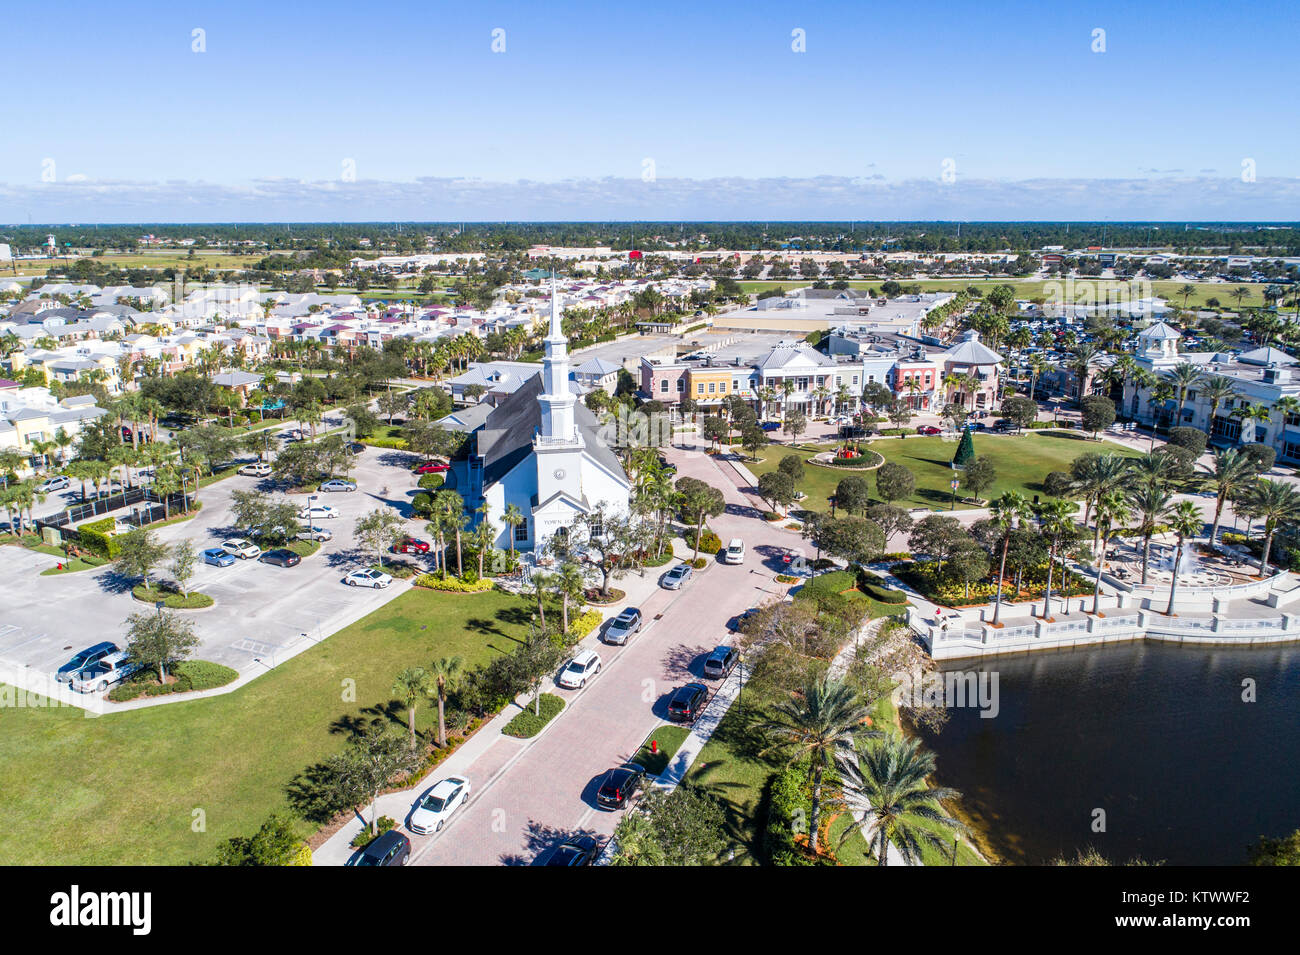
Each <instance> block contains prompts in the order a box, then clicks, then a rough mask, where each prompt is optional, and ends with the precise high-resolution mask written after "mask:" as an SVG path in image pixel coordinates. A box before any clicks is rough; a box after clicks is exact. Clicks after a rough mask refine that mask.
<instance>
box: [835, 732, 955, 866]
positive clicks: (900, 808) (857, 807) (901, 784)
mask: <svg viewBox="0 0 1300 955" xmlns="http://www.w3.org/2000/svg"><path fill="white" fill-rule="evenodd" d="M837 763H838V766H839V772H840V784H841V787H842V790H843V793H844V802H845V805H847V806H848V808H849V811H850V812H851V813H853V814H854V817H855V818H856V817H857V816H858V814H861V815H862V816H863V817H864V819H870V820H871V835H870V836H869V841H870V842H871V844H872V847H873V848H874V850H875V853H876V864H877V865H888V864H889V846H890V844H891V843H892V844H893V846H894V848H896V849H897V850H898V853H899V855H901V856H902V857H903V861H904V862H906V863H907V864H909V865H913V864H915V863H916V862H917V860H919V859H920V857H921V847H922V846H923V845H930V846H934V847H935V848H940V847H946V844H947V839H946V836H945V835H944V834H943V830H947V831H948V832H963V831H965V828H966V827H965V826H963V825H962V823H960V822H958V821H957V820H956V819H954V818H953V817H952V816H950V815H948V814H947V813H946V812H945V811H944V809H943V806H942V802H943V800H945V799H957V798H959V797H960V796H961V793H959V792H957V791H956V790H955V789H948V788H946V787H934V788H931V786H930V785H929V784H928V783H927V782H926V778H927V777H928V776H929V775H930V774H931V773H933V772H934V754H933V753H928V752H925V751H923V750H922V749H921V748H920V744H919V743H918V742H917V741H916V740H914V739H901V738H899V737H897V736H893V735H892V734H891V735H888V736H885V737H884V738H883V739H880V740H878V741H875V742H873V743H871V744H868V746H867V747H866V750H865V751H864V752H863V753H861V754H860V755H856V756H855V758H853V759H840V760H838V761H837ZM854 828H855V827H853V826H850V827H849V828H848V829H847V830H846V831H845V833H844V835H842V836H841V837H840V840H841V844H843V842H844V841H846V840H847V838H848V837H849V836H851V835H852V834H853V830H854Z"/></svg>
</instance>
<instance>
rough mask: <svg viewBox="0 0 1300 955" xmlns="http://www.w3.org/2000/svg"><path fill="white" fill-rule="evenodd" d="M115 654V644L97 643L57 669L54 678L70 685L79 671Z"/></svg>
mask: <svg viewBox="0 0 1300 955" xmlns="http://www.w3.org/2000/svg"><path fill="white" fill-rule="evenodd" d="M117 652H118V649H117V644H116V643H109V642H104V643H97V644H95V645H94V646H93V647H87V648H86V649H85V650H82V651H81V652H80V653H78V654H77V655H76V656H74V657H73V658H72V659H71V660H69V661H68V662H67V663H65V664H63V666H61V667H59V669H58V672H57V673H55V675H54V678H55V680H57V681H58V682H59V683H71V682H72V678H73V677H74V676H76V675H77V672H78V671H79V670H84V669H85V668H86V667H88V666H90V665H91V664H92V663H98V662H99V661H100V660H102V659H104V657H106V656H108V655H109V654H110V653H117Z"/></svg>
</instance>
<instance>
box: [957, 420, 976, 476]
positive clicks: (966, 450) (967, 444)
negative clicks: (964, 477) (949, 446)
mask: <svg viewBox="0 0 1300 955" xmlns="http://www.w3.org/2000/svg"><path fill="white" fill-rule="evenodd" d="M974 459H975V442H974V441H972V440H971V436H970V430H969V429H967V428H963V429H962V432H961V442H960V443H959V444H958V445H957V453H956V454H955V455H954V456H953V459H952V466H953V467H955V468H964V467H965V466H966V465H968V464H970V463H971V461H973V460H974Z"/></svg>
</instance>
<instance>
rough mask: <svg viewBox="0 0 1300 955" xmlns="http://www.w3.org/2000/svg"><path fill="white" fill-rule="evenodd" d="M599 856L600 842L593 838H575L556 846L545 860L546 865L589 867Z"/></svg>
mask: <svg viewBox="0 0 1300 955" xmlns="http://www.w3.org/2000/svg"><path fill="white" fill-rule="evenodd" d="M598 855H600V841H599V840H597V839H596V838H595V837H593V836H575V837H574V838H572V839H570V840H569V841H568V842H565V843H563V844H562V845H560V846H558V847H557V848H556V850H555V851H554V852H552V853H551V855H550V857H549V858H547V860H546V864H547V865H568V866H574V865H591V864H592V863H593V862H595V861H596V856H598Z"/></svg>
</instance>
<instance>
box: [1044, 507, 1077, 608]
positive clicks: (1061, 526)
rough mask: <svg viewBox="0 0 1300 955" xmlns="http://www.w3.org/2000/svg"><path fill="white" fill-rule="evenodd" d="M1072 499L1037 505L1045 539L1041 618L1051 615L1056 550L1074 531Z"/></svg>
mask: <svg viewBox="0 0 1300 955" xmlns="http://www.w3.org/2000/svg"><path fill="white" fill-rule="evenodd" d="M1077 507H1078V505H1077V504H1075V503H1074V502H1073V501H1062V500H1058V499H1055V498H1054V499H1051V500H1047V501H1044V502H1043V503H1042V504H1040V505H1039V506H1038V529H1039V532H1040V533H1041V534H1042V535H1043V537H1044V538H1045V539H1046V540H1047V587H1046V589H1045V590H1044V591H1043V619H1045V620H1046V619H1048V618H1050V617H1051V615H1052V571H1053V570H1054V569H1055V567H1056V551H1057V548H1058V547H1060V546H1061V544H1062V543H1063V542H1064V541H1065V540H1066V539H1067V538H1069V537H1070V536H1071V535H1072V534H1073V533H1074V511H1075V509H1076V508H1077Z"/></svg>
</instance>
